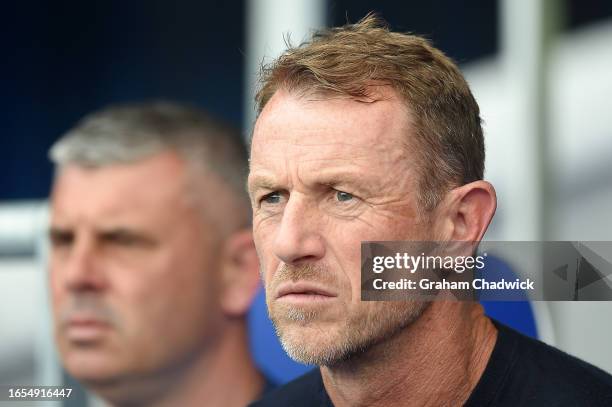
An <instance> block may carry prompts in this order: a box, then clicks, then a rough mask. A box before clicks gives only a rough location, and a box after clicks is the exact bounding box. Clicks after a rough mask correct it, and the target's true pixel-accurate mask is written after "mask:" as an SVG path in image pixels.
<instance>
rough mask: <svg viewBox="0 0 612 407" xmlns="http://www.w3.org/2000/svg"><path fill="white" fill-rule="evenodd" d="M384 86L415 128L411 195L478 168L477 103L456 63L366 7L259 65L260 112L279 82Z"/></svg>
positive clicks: (362, 92) (436, 197)
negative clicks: (354, 19)
mask: <svg viewBox="0 0 612 407" xmlns="http://www.w3.org/2000/svg"><path fill="white" fill-rule="evenodd" d="M373 84H376V85H380V84H382V85H387V86H390V87H391V88H393V89H394V90H395V92H397V93H398V94H399V96H400V97H401V98H402V100H403V101H404V102H405V103H406V105H407V107H408V109H409V111H410V113H411V116H412V120H411V121H412V123H413V125H414V130H415V139H414V140H407V143H408V142H416V146H417V148H416V149H415V150H416V154H417V160H418V164H419V165H418V169H419V174H418V177H419V179H418V197H419V203H420V204H421V207H422V208H424V209H426V210H431V209H433V208H435V206H436V205H437V204H438V202H439V201H440V200H441V199H442V197H443V196H444V194H445V193H446V191H448V190H449V189H450V188H453V187H456V186H459V185H463V184H466V183H469V182H472V181H475V180H478V179H482V178H483V175H484V158H485V151H484V138H483V133H482V127H481V119H480V111H479V108H478V104H477V103H476V100H475V99H474V96H473V95H472V93H471V91H470V89H469V86H468V84H467V82H466V80H465V78H464V77H463V75H462V74H461V72H460V71H459V68H458V67H457V65H455V63H454V62H453V61H452V60H451V59H450V58H448V57H447V56H446V55H444V53H443V52H442V51H440V50H438V49H436V48H434V47H433V46H432V45H431V44H430V43H429V41H427V40H426V39H424V38H422V37H419V36H415V35H409V34H402V33H397V32H391V31H390V30H389V29H388V28H387V27H386V25H385V23H384V21H383V20H381V19H380V18H378V17H376V16H375V15H373V14H369V15H367V16H366V17H364V18H363V19H362V20H361V21H359V22H358V23H356V24H347V25H344V26H342V27H336V28H331V29H324V30H321V31H318V32H316V33H315V34H314V35H313V36H312V39H310V40H309V41H307V42H304V43H302V44H301V45H300V46H297V47H289V49H288V50H287V51H286V52H285V53H283V54H282V55H281V56H280V57H279V58H278V59H276V60H275V61H273V62H272V63H271V64H270V65H267V66H264V67H263V68H262V75H261V88H260V90H259V92H258V93H257V95H256V101H257V105H258V112H261V111H262V110H263V108H264V107H265V105H266V104H267V103H268V101H269V100H270V99H271V98H272V96H273V95H274V93H275V92H276V91H277V90H279V89H284V90H286V91H289V92H297V93H306V92H308V93H317V94H322V95H334V96H338V95H339V96H345V97H350V98H354V99H364V98H365V99H371V98H372V97H373V96H374V95H373V94H372V85H373Z"/></svg>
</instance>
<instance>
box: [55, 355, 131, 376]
mask: <svg viewBox="0 0 612 407" xmlns="http://www.w3.org/2000/svg"><path fill="white" fill-rule="evenodd" d="M62 362H63V365H64V368H65V369H66V371H67V372H68V373H69V374H70V375H71V376H72V377H74V378H75V379H77V380H78V381H80V382H83V383H85V384H94V383H110V382H113V381H115V380H117V379H118V378H120V377H121V376H123V375H124V372H125V366H124V365H123V364H124V363H125V360H123V361H122V360H121V358H120V357H119V356H118V355H117V354H116V353H115V354H113V353H110V352H108V351H106V350H100V349H94V348H76V349H70V350H67V351H64V352H62Z"/></svg>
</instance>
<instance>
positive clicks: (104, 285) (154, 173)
mask: <svg viewBox="0 0 612 407" xmlns="http://www.w3.org/2000/svg"><path fill="white" fill-rule="evenodd" d="M246 155H247V154H246V149H245V147H244V145H243V144H242V141H241V139H240V137H239V135H238V132H236V131H234V130H233V129H232V128H231V127H229V126H227V125H225V124H223V123H221V122H219V121H218V120H217V119H214V118H212V117H210V116H209V115H208V114H206V113H205V112H202V111H200V110H199V109H196V108H193V107H189V106H184V105H180V104H176V103H168V102H154V103H141V104H127V105H117V106H112V107H109V108H106V109H104V110H101V111H99V112H95V113H93V114H91V115H89V116H87V117H85V118H84V119H83V120H82V121H81V122H80V123H78V124H77V125H76V127H74V128H73V129H72V130H70V131H69V132H68V133H67V134H65V135H64V136H63V137H62V138H61V139H60V140H59V141H57V142H56V143H55V145H54V146H53V147H52V149H51V158H52V160H53V161H54V162H55V164H56V166H57V172H56V177H55V182H54V185H53V191H52V196H51V228H50V238H51V256H50V258H51V260H50V268H51V274H50V283H51V292H52V298H53V313H54V317H55V338H56V342H57V346H58V350H59V354H60V357H61V361H62V364H63V366H64V367H65V369H66V370H67V371H68V373H70V374H71V375H72V376H73V377H74V378H76V379H77V380H78V381H80V382H81V383H83V384H84V385H85V386H86V387H87V388H88V389H89V390H91V391H93V392H94V393H95V394H97V395H98V396H99V397H101V398H102V399H104V400H105V401H106V402H107V403H109V404H110V405H113V406H150V407H155V406H185V407H188V406H223V407H227V406H236V407H241V406H244V405H246V404H247V403H248V402H250V401H252V400H254V399H256V398H258V397H260V396H261V394H262V392H263V390H264V387H265V383H266V381H265V379H264V377H263V376H262V374H261V373H260V372H259V370H258V369H257V368H256V366H255V364H254V363H253V360H252V358H251V355H250V353H249V347H248V337H247V324H246V313H247V311H248V309H249V306H250V304H251V302H252V300H253V297H254V295H255V293H256V291H257V287H258V280H259V276H258V273H257V271H258V262H257V256H256V253H255V248H254V246H253V240H252V234H251V230H250V208H249V202H248V197H247V195H246V191H245V189H244V183H245V180H246V172H247V162H246Z"/></svg>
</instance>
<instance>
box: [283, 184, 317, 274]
mask: <svg viewBox="0 0 612 407" xmlns="http://www.w3.org/2000/svg"><path fill="white" fill-rule="evenodd" d="M316 211H317V208H316V206H315V205H314V204H312V203H310V202H308V201H307V200H305V199H303V197H301V196H291V197H290V198H289V201H288V202H287V205H286V206H285V209H284V211H283V217H282V220H281V224H280V227H279V229H278V233H277V235H276V238H275V240H274V252H275V254H276V256H277V257H278V258H279V259H280V260H281V261H283V262H284V263H286V264H297V263H301V262H309V261H316V260H319V259H321V258H322V257H323V256H324V255H325V244H324V238H323V236H322V234H321V230H320V224H321V223H320V216H319V215H318V214H317V213H316Z"/></svg>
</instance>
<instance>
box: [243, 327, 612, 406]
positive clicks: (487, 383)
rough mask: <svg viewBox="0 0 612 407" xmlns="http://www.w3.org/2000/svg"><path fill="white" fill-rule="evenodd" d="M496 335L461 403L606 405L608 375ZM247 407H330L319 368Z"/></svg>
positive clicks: (611, 392)
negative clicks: (481, 369) (488, 355)
mask: <svg viewBox="0 0 612 407" xmlns="http://www.w3.org/2000/svg"><path fill="white" fill-rule="evenodd" d="M495 326H496V327H497V329H498V331H499V333H498V336H497V342H496V343H495V347H494V349H493V353H492V354H491V358H490V359H489V362H488V363H487V367H486V368H485V371H484V373H483V375H482V377H481V378H480V381H479V382H478V384H477V385H476V388H475V389H474V391H473V392H472V394H471V395H470V397H469V399H468V400H467V402H466V404H465V405H466V406H470V407H473V406H478V407H481V406H509V407H510V406H512V407H516V406H546V407H553V406H572V407H575V406H612V376H610V375H609V374H608V373H605V372H604V371H602V370H600V369H598V368H596V367H595V366H592V365H590V364H588V363H586V362H583V361H581V360H579V359H576V358H574V357H573V356H570V355H568V354H566V353H564V352H562V351H560V350H558V349H556V348H553V347H551V346H548V345H546V344H544V343H542V342H540V341H537V340H535V339H531V338H528V337H526V336H523V335H522V334H520V333H518V332H516V331H514V330H512V329H510V328H508V327H506V326H504V325H502V324H500V323H497V322H495ZM252 406H253V407H264V406H265V407H276V406H279V407H280V406H282V407H333V404H332V402H331V400H330V399H329V396H328V395H327V392H326V391H325V387H324V386H323V380H322V379H321V373H320V371H319V369H315V370H312V371H311V372H309V373H307V374H305V375H304V376H302V377H299V378H298V379H296V380H294V381H292V382H290V383H287V384H286V385H284V386H282V387H280V388H278V389H276V390H275V391H273V392H271V393H269V394H268V395H266V397H264V398H263V399H262V400H260V401H259V402H257V403H254V404H252Z"/></svg>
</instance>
